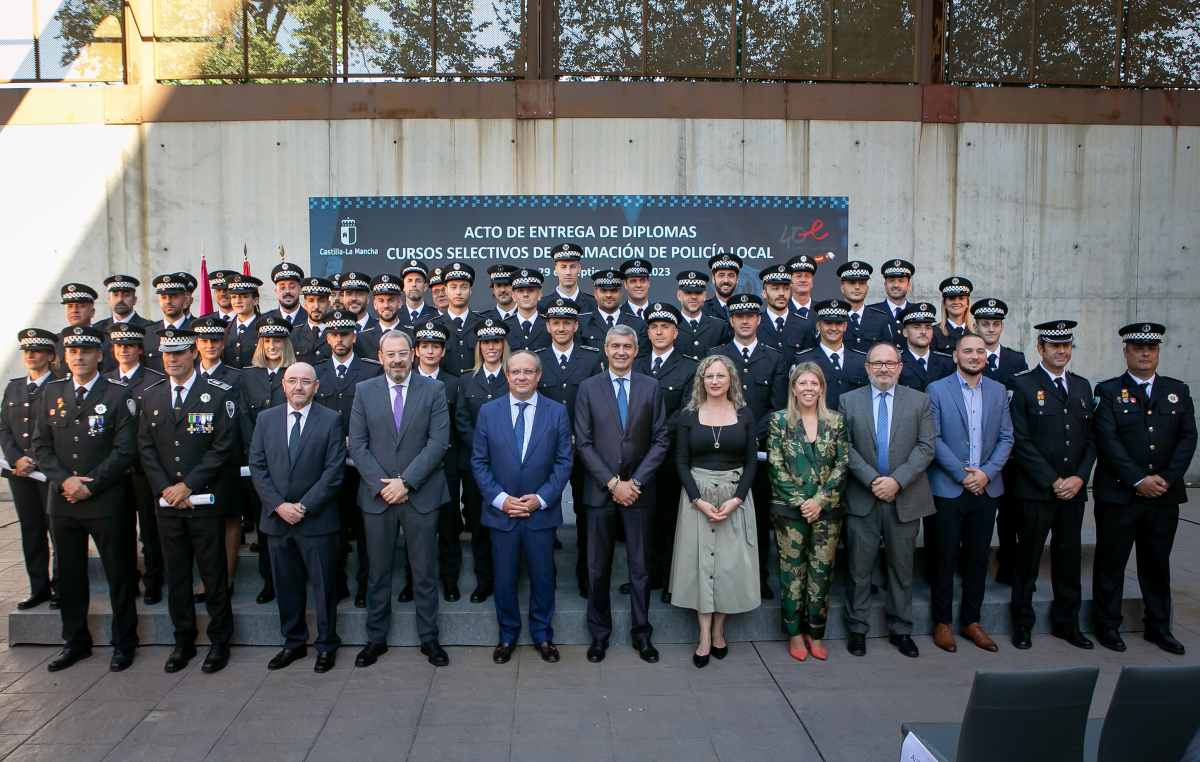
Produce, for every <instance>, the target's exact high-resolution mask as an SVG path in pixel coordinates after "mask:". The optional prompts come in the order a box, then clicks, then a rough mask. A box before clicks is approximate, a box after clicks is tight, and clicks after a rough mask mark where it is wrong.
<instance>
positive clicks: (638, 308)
mask: <svg viewBox="0 0 1200 762" xmlns="http://www.w3.org/2000/svg"><path fill="white" fill-rule="evenodd" d="M625 303H626V304H627V305H629V311H630V312H632V313H633V314H635V315H637V316H638V317H639V318H641V319H642V320H645V319H646V310H648V309H650V302H646V303H644V304H634V303H633V302H630V301H627V302H625Z"/></svg>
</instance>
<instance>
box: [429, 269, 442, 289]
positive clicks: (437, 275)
mask: <svg viewBox="0 0 1200 762" xmlns="http://www.w3.org/2000/svg"><path fill="white" fill-rule="evenodd" d="M445 282H446V281H444V280H443V279H442V268H440V267H435V268H433V270H431V271H430V273H429V285H431V286H440V285H442V284H443V283H445Z"/></svg>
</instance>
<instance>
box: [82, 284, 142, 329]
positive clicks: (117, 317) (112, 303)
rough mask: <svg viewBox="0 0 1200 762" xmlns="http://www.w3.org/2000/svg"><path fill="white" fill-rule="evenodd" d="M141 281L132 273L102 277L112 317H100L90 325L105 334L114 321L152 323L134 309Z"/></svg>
mask: <svg viewBox="0 0 1200 762" xmlns="http://www.w3.org/2000/svg"><path fill="white" fill-rule="evenodd" d="M141 285H142V282H141V281H140V280H138V279H137V278H135V277H133V276H132V275H110V276H108V277H107V278H105V279H104V286H105V288H106V289H107V291H108V306H109V309H110V310H111V311H112V317H106V318H102V319H100V320H97V321H95V322H94V323H92V325H94V326H96V329H97V330H98V331H100V332H101V333H104V334H107V333H108V327H109V326H110V325H113V324H114V323H117V324H123V323H128V324H129V325H136V326H138V327H139V328H145V327H146V326H148V325H153V324H154V321H153V320H149V319H147V318H144V317H142V316H141V315H139V314H138V313H137V310H136V309H134V308H135V307H136V306H137V290H138V288H139V287H140V286H141Z"/></svg>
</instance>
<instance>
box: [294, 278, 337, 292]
mask: <svg viewBox="0 0 1200 762" xmlns="http://www.w3.org/2000/svg"><path fill="white" fill-rule="evenodd" d="M331 293H333V288H332V286H331V285H330V284H329V283H324V282H322V281H321V279H320V278H309V279H308V280H306V281H304V285H302V286H300V294H301V295H302V296H329V295H330V294H331Z"/></svg>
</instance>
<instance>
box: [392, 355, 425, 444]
mask: <svg viewBox="0 0 1200 762" xmlns="http://www.w3.org/2000/svg"><path fill="white" fill-rule="evenodd" d="M419 375H420V374H418V373H414V372H412V371H411V370H410V371H409V374H408V393H407V395H406V396H405V398H404V417H403V418H401V419H400V430H399V431H397V432H396V447H400V443H401V442H402V441H404V432H406V431H408V429H409V426H410V425H411V424H412V416H413V413H415V412H416V410H415V408H414V407H413V405H414V404H415V403H417V402H419V400H418V399H417V398H418V397H420V396H421V395H420V390H421V383H420V379H419ZM384 390H385V391H388V389H387V386H384ZM391 396H392V395H391V392H390V391H388V401H389V402H391ZM395 428H396V426H395V424H394V423H393V424H392V429H393V430H395Z"/></svg>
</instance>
